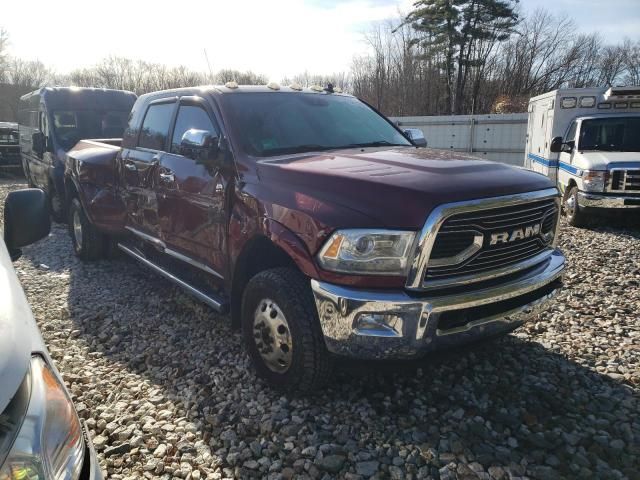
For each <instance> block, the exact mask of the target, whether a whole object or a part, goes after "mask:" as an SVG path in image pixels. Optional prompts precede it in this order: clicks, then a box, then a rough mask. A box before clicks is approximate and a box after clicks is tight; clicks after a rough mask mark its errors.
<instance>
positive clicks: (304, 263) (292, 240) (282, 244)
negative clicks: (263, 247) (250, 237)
mask: <svg viewBox="0 0 640 480" xmlns="http://www.w3.org/2000/svg"><path fill="white" fill-rule="evenodd" d="M262 230H263V233H264V235H265V236H266V237H267V238H268V239H269V240H271V241H272V242H273V244H274V245H275V246H277V247H279V248H281V249H282V250H283V251H284V252H285V253H286V254H287V255H288V256H289V257H290V258H291V259H292V260H293V262H294V263H295V264H296V265H297V267H298V268H299V269H300V271H301V272H302V273H303V274H304V275H306V276H307V277H311V278H317V277H318V270H317V268H316V265H315V262H314V261H313V256H312V255H311V253H309V250H308V249H307V247H306V246H305V244H304V243H303V242H302V240H301V239H300V237H299V236H298V235H296V234H295V233H294V232H292V231H291V230H290V229H288V228H287V227H285V226H284V225H283V224H281V223H280V222H278V221H276V220H273V219H271V218H266V219H264V221H263V225H262Z"/></svg>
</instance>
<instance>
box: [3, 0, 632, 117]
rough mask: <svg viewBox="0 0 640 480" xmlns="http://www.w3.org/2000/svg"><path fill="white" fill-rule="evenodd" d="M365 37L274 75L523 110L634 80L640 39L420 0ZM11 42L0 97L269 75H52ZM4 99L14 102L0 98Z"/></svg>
mask: <svg viewBox="0 0 640 480" xmlns="http://www.w3.org/2000/svg"><path fill="white" fill-rule="evenodd" d="M364 39H365V41H366V43H367V45H368V53H367V54H365V55H361V56H357V57H355V58H354V59H353V62H352V65H351V68H350V69H349V71H347V72H338V73H332V74H312V73H309V72H303V73H301V74H298V75H294V76H292V77H290V78H283V79H281V80H282V82H281V83H282V84H285V85H288V84H291V83H299V84H301V85H303V86H310V85H326V84H327V83H333V84H334V85H336V86H339V87H341V88H342V89H343V90H345V91H347V92H350V93H353V94H354V95H356V96H358V97H360V98H362V99H364V100H365V101H367V102H369V103H370V104H372V105H373V106H375V107H376V108H378V109H379V110H380V111H382V112H384V113H385V114H387V115H393V116H402V115H443V114H469V113H491V112H497V113H508V112H522V111H525V110H526V104H527V101H528V99H529V97H531V96H533V95H537V94H540V93H543V92H546V91H549V90H553V89H556V88H560V87H590V86H610V85H621V84H626V85H640V40H639V39H635V40H632V39H626V40H624V41H623V42H620V43H618V44H608V43H606V42H605V41H604V40H603V39H602V37H601V36H600V35H599V34H598V33H596V32H594V33H580V32H579V29H578V28H577V26H576V24H575V22H574V21H573V20H571V19H569V18H568V17H562V16H554V15H552V14H550V13H549V12H548V11H545V10H537V11H535V12H533V13H532V14H530V15H528V16H523V15H522V14H521V13H520V12H519V11H518V4H517V1H516V0H417V1H416V3H415V4H414V8H413V10H412V11H411V12H409V13H408V14H407V15H401V16H399V18H397V19H395V20H388V21H385V22H380V23H377V24H375V25H372V27H371V29H370V30H369V31H368V32H366V34H364ZM8 45H9V37H8V34H7V32H6V30H3V29H2V28H0V86H3V87H5V88H4V90H3V89H2V88H0V97H4V96H5V95H15V94H16V93H15V92H19V93H24V92H28V91H30V90H33V89H35V88H38V87H41V86H45V85H74V86H81V87H101V88H116V89H123V90H131V91H133V92H135V93H137V94H142V93H146V92H150V91H154V90H163V89H167V88H175V87H182V86H194V85H203V84H224V83H226V82H227V81H231V80H233V81H236V82H237V83H239V84H265V83H267V81H268V78H267V77H266V76H265V75H263V74H260V73H255V72H252V71H246V72H240V71H237V70H220V71H218V72H215V73H206V72H198V71H194V70H192V69H189V68H187V67H184V66H178V67H170V66H167V65H163V64H158V63H151V62H146V61H142V60H132V59H129V58H124V57H119V56H110V57H108V58H105V59H103V60H101V61H99V62H98V63H97V64H95V65H94V66H92V67H88V68H81V69H76V70H73V71H71V72H67V73H57V72H55V71H54V70H52V69H51V68H49V67H47V66H46V65H45V64H44V63H43V62H41V61H30V60H24V59H20V58H15V57H11V56H9V55H8V54H7V51H8ZM8 87H11V88H8ZM5 91H6V92H10V93H7V94H5V93H3V92H5ZM9 100H11V102H13V103H16V102H17V99H6V98H0V103H3V101H9Z"/></svg>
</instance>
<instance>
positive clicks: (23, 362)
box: [0, 241, 46, 412]
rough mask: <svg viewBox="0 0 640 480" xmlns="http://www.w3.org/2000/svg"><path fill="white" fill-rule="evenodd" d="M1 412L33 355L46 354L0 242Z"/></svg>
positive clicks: (11, 396)
mask: <svg viewBox="0 0 640 480" xmlns="http://www.w3.org/2000/svg"><path fill="white" fill-rule="evenodd" d="M0 294H1V295H2V301H1V302H0V385H1V386H2V387H1V388H0V412H2V411H4V409H5V408H6V407H7V405H8V404H9V401H10V400H11V399H12V398H13V395H14V394H15V392H16V391H17V390H18V387H19V386H20V383H21V382H22V379H23V378H24V376H25V374H26V373H27V370H28V369H29V364H30V360H31V354H32V352H42V353H44V354H45V356H46V350H45V347H44V342H43V341H42V336H41V335H40V331H39V330H38V327H37V325H36V322H35V320H34V318H33V315H32V313H31V308H29V303H28V302H27V299H26V297H25V296H24V292H23V291H22V287H21V286H20V283H19V282H18V279H17V277H16V274H15V272H14V270H13V265H12V263H11V260H10V258H9V254H8V253H7V249H6V247H5V245H4V242H2V241H0Z"/></svg>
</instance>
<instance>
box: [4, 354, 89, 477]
mask: <svg viewBox="0 0 640 480" xmlns="http://www.w3.org/2000/svg"><path fill="white" fill-rule="evenodd" d="M25 382H26V383H25ZM25 388H26V389H28V390H26V394H25V390H23V389H25ZM29 390H30V391H29ZM14 401H17V403H16V404H15V405H14V406H13V408H12V409H11V408H7V410H6V411H5V412H4V413H3V414H2V415H1V416H0V419H3V418H4V417H5V416H6V418H4V420H6V423H7V424H9V425H13V426H14V427H13V433H14V435H15V436H14V438H15V440H14V441H13V446H12V447H11V450H10V451H9V454H8V455H7V457H6V460H5V461H4V462H3V463H2V465H1V466H0V480H43V479H55V480H75V479H77V478H78V477H79V476H80V471H81V469H82V462H83V457H84V440H83V438H82V427H81V426H80V420H79V419H78V415H77V414H76V411H75V409H74V408H73V404H72V403H71V399H70V398H69V396H68V395H67V392H66V390H65V389H64V387H63V386H62V385H61V384H60V381H59V380H58V377H57V376H56V375H55V373H53V371H52V370H51V368H50V367H49V366H48V365H47V364H46V363H45V361H44V360H43V359H42V358H41V357H39V356H34V357H32V359H31V371H30V373H29V374H27V377H26V378H25V381H24V382H23V385H22V386H21V387H20V390H19V391H18V394H16V396H15V397H14V399H13V400H12V404H13V402H14ZM24 402H28V407H26V414H24V407H23V406H21V405H20V404H21V403H24ZM10 407H11V405H10ZM9 410H11V411H9ZM20 412H22V414H20ZM10 417H11V418H10ZM18 427H19V430H18ZM1 428H2V427H1V424H0V438H1V437H2V436H3V435H4V432H3V431H2V430H1ZM16 431H17V433H15V432H16ZM7 433H10V432H9V431H8V430H7ZM9 442H11V438H10V439H9ZM4 446H5V445H4V444H3V441H2V440H0V447H4ZM2 453H3V452H2V451H0V460H2V457H1V455H2Z"/></svg>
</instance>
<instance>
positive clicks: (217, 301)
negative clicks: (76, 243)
mask: <svg viewBox="0 0 640 480" xmlns="http://www.w3.org/2000/svg"><path fill="white" fill-rule="evenodd" d="M118 248H119V249H120V250H122V251H123V252H124V253H126V254H127V255H129V256H130V257H132V258H134V259H135V260H137V261H139V262H140V263H142V264H143V265H145V266H147V267H149V268H150V269H151V270H153V271H154V272H155V273H158V274H160V275H161V276H163V277H164V278H166V279H167V280H169V281H171V282H173V283H175V284H176V285H178V286H179V287H181V288H183V289H184V290H186V291H187V292H188V293H190V294H191V295H193V296H194V297H196V298H197V299H198V300H200V301H201V302H204V303H206V304H207V305H209V306H210V307H211V308H213V309H214V310H216V311H217V312H220V313H228V311H229V304H228V303H227V302H225V301H224V300H222V299H221V298H219V297H216V296H215V295H214V294H212V293H205V292H203V291H202V290H200V289H198V288H196V287H194V286H192V285H190V284H188V283H187V282H185V281H184V280H182V279H181V278H178V277H177V276H176V275H174V274H173V273H171V272H169V271H168V270H166V269H164V268H162V267H160V266H158V265H156V264H155V263H153V262H152V261H151V260H149V259H148V258H147V257H146V256H145V255H144V254H143V253H142V252H140V251H139V250H138V249H136V248H132V247H129V246H127V245H124V244H122V243H118Z"/></svg>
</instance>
